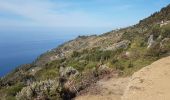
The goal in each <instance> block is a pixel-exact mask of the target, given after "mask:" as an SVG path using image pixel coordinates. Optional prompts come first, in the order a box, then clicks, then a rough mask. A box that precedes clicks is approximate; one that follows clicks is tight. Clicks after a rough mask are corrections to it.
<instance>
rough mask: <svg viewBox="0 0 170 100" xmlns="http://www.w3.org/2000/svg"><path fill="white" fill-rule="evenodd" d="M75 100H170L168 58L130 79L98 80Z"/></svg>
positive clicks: (169, 58)
mask: <svg viewBox="0 0 170 100" xmlns="http://www.w3.org/2000/svg"><path fill="white" fill-rule="evenodd" d="M88 90H89V91H88V92H87V93H86V94H84V95H81V96H78V97H77V98H76V100H170V57H166V58H163V59H160V60H158V61H156V62H154V63H152V64H151V65H149V66H146V67H144V68H143V69H141V70H139V71H138V72H136V73H134V75H132V77H131V78H113V77H112V78H110V79H108V80H104V79H103V80H100V81H98V82H97V83H96V84H95V85H94V86H91V87H89V89H88Z"/></svg>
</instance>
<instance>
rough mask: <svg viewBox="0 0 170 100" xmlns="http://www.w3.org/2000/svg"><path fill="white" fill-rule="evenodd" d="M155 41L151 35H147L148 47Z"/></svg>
mask: <svg viewBox="0 0 170 100" xmlns="http://www.w3.org/2000/svg"><path fill="white" fill-rule="evenodd" d="M154 43H155V41H154V40H153V35H150V36H149V39H148V47H147V48H148V49H149V48H151V47H152V46H153V45H154Z"/></svg>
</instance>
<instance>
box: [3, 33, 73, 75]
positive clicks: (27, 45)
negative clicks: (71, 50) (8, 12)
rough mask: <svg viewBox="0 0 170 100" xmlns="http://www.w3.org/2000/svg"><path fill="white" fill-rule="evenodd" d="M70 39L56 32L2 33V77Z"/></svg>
mask: <svg viewBox="0 0 170 100" xmlns="http://www.w3.org/2000/svg"><path fill="white" fill-rule="evenodd" d="M70 39H72V38H71V37H67V38H64V37H59V36H58V35H57V34H55V33H25V32H19V33H6V32H4V33H0V77H2V76H4V75H6V74H7V73H9V72H10V71H12V70H13V69H15V68H16V67H17V66H19V65H21V64H27V63H31V62H32V61H34V60H35V59H36V58H37V57H38V56H39V55H40V54H42V53H44V52H46V51H48V50H51V49H53V48H56V47H57V46H58V45H60V44H62V43H64V42H65V41H68V40H70Z"/></svg>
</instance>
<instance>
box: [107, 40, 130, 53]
mask: <svg viewBox="0 0 170 100" xmlns="http://www.w3.org/2000/svg"><path fill="white" fill-rule="evenodd" d="M129 44H130V41H129V40H123V41H121V42H118V43H115V44H113V45H112V46H109V47H107V48H105V49H104V50H113V51H116V50H118V49H126V48H128V46H129Z"/></svg>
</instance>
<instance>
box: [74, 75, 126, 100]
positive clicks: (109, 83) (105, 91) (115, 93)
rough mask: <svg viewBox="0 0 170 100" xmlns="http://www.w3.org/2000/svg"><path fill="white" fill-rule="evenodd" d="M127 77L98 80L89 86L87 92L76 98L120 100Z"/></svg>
mask: <svg viewBox="0 0 170 100" xmlns="http://www.w3.org/2000/svg"><path fill="white" fill-rule="evenodd" d="M128 80H129V78H110V79H108V80H105V79H103V80H100V81H98V82H97V83H96V84H95V85H93V86H91V87H89V90H88V91H89V92H87V93H86V94H84V95H82V96H79V97H77V98H76V100H121V96H122V95H123V92H124V89H125V87H126V86H127V84H128Z"/></svg>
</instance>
